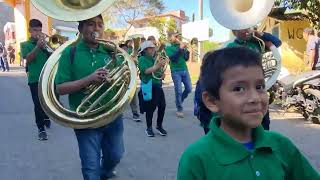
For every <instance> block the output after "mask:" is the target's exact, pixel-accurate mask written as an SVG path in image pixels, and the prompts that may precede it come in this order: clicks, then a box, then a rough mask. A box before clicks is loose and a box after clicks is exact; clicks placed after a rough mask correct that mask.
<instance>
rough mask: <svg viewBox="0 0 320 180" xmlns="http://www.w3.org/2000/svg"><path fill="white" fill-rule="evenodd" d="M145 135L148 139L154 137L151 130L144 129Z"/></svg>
mask: <svg viewBox="0 0 320 180" xmlns="http://www.w3.org/2000/svg"><path fill="white" fill-rule="evenodd" d="M146 134H147V136H148V137H154V133H153V130H152V128H147V129H146Z"/></svg>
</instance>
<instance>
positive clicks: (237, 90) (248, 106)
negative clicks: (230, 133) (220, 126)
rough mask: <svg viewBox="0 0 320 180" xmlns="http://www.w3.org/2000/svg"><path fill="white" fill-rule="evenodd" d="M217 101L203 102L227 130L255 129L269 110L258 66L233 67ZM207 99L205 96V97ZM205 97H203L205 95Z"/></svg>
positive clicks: (227, 71) (224, 79)
mask: <svg viewBox="0 0 320 180" xmlns="http://www.w3.org/2000/svg"><path fill="white" fill-rule="evenodd" d="M222 79H223V80H222V84H221V87H220V89H219V94H220V98H219V99H218V100H217V99H213V98H212V97H210V98H206V97H205V98H204V100H205V101H210V102H205V103H206V105H207V106H208V104H209V106H208V108H209V109H210V110H211V111H214V112H219V114H220V115H221V117H222V120H223V121H224V123H225V124H227V125H228V126H230V127H236V128H245V129H248V128H255V127H257V126H258V125H260V124H261V122H262V118H263V116H264V115H265V114H266V112H267V109H268V95H267V92H266V90H265V82H264V75H263V71H262V69H261V67H259V66H249V67H244V66H235V67H232V68H230V69H227V70H226V71H225V72H224V73H223V76H222ZM207 95H208V94H207ZM204 96H206V95H205V94H204Z"/></svg>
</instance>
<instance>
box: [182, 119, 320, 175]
mask: <svg viewBox="0 0 320 180" xmlns="http://www.w3.org/2000/svg"><path fill="white" fill-rule="evenodd" d="M219 124H220V120H219V119H218V118H216V119H213V120H212V123H211V131H210V132H209V133H208V134H207V135H206V136H204V137H202V138H201V139H200V140H198V141H197V142H196V143H194V144H192V145H191V146H190V147H188V148H187V150H186V151H185V152H184V153H183V155H182V157H181V159H180V163H179V169H178V178H177V179H178V180H214V179H218V180H231V179H232V180H233V179H239V180H240V179H241V180H242V179H243V180H258V179H261V180H271V179H272V180H302V179H306V180H307V179H308V180H319V179H320V175H319V173H318V172H317V171H316V170H315V169H314V168H313V167H312V166H311V165H310V163H309V162H308V161H307V160H306V158H305V157H304V156H303V155H302V154H301V152H300V151H299V150H298V149H297V147H296V146H295V145H294V144H293V143H292V142H291V141H290V140H289V139H288V138H286V137H284V136H282V135H280V134H278V133H276V132H269V131H264V130H263V128H262V126H259V127H257V128H255V129H254V130H253V139H254V141H253V142H254V144H255V145H254V149H253V150H248V149H247V148H245V146H244V145H243V144H241V143H239V142H237V141H235V140H234V139H233V138H232V137H231V136H229V135H228V134H226V133H225V132H224V131H223V130H222V129H220V128H219V126H220V125H219Z"/></svg>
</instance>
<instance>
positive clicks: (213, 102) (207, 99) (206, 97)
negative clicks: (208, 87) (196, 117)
mask: <svg viewBox="0 0 320 180" xmlns="http://www.w3.org/2000/svg"><path fill="white" fill-rule="evenodd" d="M217 101H218V100H217V99H216V98H214V97H212V96H211V95H210V94H209V92H208V91H204V92H203V93H202V102H203V103H204V105H206V107H207V108H208V109H209V110H210V111H211V112H219V108H218V106H217Z"/></svg>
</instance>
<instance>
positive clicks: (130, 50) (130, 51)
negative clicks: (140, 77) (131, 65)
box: [127, 47, 133, 55]
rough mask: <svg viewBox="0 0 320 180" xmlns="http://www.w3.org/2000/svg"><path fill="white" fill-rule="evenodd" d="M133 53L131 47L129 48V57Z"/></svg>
mask: <svg viewBox="0 0 320 180" xmlns="http://www.w3.org/2000/svg"><path fill="white" fill-rule="evenodd" d="M132 51H133V49H132V48H131V47H128V51H127V53H128V54H129V55H131V54H132Z"/></svg>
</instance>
